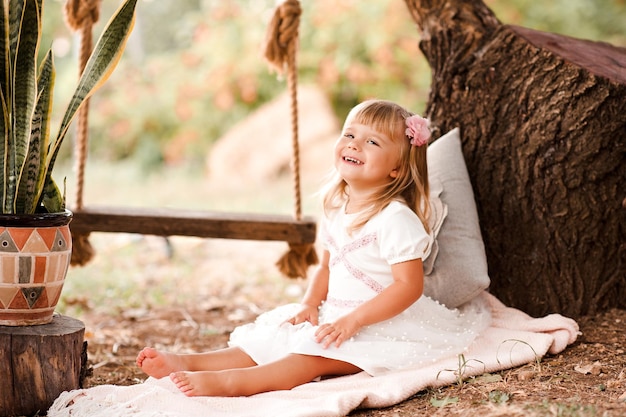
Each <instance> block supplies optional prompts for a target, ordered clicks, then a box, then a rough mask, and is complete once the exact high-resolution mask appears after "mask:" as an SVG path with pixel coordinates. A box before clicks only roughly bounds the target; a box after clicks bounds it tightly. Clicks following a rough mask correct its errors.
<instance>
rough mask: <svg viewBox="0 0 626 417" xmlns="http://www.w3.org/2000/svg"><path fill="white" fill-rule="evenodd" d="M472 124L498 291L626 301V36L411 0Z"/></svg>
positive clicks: (447, 91)
mask: <svg viewBox="0 0 626 417" xmlns="http://www.w3.org/2000/svg"><path fill="white" fill-rule="evenodd" d="M405 2H406V4H407V6H408V8H409V11H410V13H411V15H412V17H413V19H414V20H415V22H416V23H417V25H418V27H419V29H420V36H421V40H420V49H421V50H422V52H423V53H424V55H425V56H426V58H427V60H428V62H429V64H430V66H431V68H432V72H433V76H432V84H431V91H430V97H429V100H428V104H427V108H426V112H425V114H426V116H428V117H429V118H430V119H431V120H432V121H433V126H434V127H435V128H436V129H438V130H439V132H435V133H436V134H437V133H441V134H443V133H446V132H447V131H449V130H451V129H452V128H455V127H459V128H460V129H461V138H462V142H463V155H464V157H465V161H466V163H467V168H468V171H469V175H470V179H471V181H472V186H473V188H474V196H475V198H476V204H477V208H478V216H479V219H480V223H481V230H482V234H483V240H484V243H485V249H486V254H487V263H488V265H489V275H490V277H491V284H492V285H491V287H490V291H491V292H492V293H493V294H494V295H496V296H497V297H498V298H499V299H500V300H502V301H503V302H504V303H505V304H507V305H510V306H511V307H516V308H519V309H521V310H524V311H526V312H527V313H529V314H531V315H534V316H543V315H545V314H548V313H554V312H558V313H561V314H565V315H568V316H570V317H573V318H577V317H580V316H583V315H587V314H595V313H597V312H601V311H603V310H607V309H609V308H613V307H618V308H625V307H626V301H625V300H626V279H625V277H626V243H625V242H626V210H625V209H626V193H625V192H626V136H625V134H626V100H625V99H624V97H625V96H626V48H620V47H617V46H613V45H609V44H607V43H603V42H592V41H587V40H582V39H575V38H572V37H567V36H563V35H557V34H551V33H546V32H540V31H536V30H530V29H526V28H521V27H516V26H510V25H504V24H502V23H501V22H500V21H498V19H497V18H496V17H495V15H494V14H493V12H492V11H491V10H490V9H489V8H488V7H487V6H486V5H485V3H484V2H483V1H482V0H405Z"/></svg>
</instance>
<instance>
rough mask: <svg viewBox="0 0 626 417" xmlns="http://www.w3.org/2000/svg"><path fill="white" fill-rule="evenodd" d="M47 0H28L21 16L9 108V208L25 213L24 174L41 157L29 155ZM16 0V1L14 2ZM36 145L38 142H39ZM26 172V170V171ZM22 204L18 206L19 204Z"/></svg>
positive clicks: (35, 151) (11, 210)
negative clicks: (17, 193)
mask: <svg viewBox="0 0 626 417" xmlns="http://www.w3.org/2000/svg"><path fill="white" fill-rule="evenodd" d="M42 1H43V0H32V1H30V0H27V1H25V2H24V5H23V8H22V14H21V16H20V17H19V36H18V39H17V44H16V46H15V58H14V59H15V60H14V62H12V65H14V67H13V68H14V70H13V88H12V92H13V95H12V97H11V98H10V99H9V100H10V101H9V106H8V107H9V109H10V113H11V114H12V116H13V120H12V121H11V122H12V129H11V130H12V132H11V133H10V134H9V149H11V150H14V152H10V153H9V158H8V165H9V166H8V168H9V176H8V181H9V182H8V198H7V201H6V205H7V206H8V207H7V206H5V210H6V209H8V210H10V212H23V210H24V207H22V206H21V205H22V204H23V200H20V201H17V199H15V198H14V194H15V190H17V188H18V186H19V183H20V182H21V177H22V175H28V174H27V172H28V170H29V166H30V165H31V164H32V161H33V159H36V158H38V152H37V149H35V150H34V152H33V153H34V154H36V155H35V156H34V157H28V161H27V154H28V148H29V146H30V144H31V141H30V133H31V119H32V116H33V112H34V108H35V102H36V99H37V53H38V50H39V40H40V37H41V6H42ZM13 3H14V2H12V4H13ZM35 146H36V145H35ZM24 171H26V173H25V172H24ZM18 203H19V204H20V207H19V208H18V207H16V204H18Z"/></svg>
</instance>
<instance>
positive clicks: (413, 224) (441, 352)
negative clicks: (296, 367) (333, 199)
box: [229, 201, 490, 375]
mask: <svg viewBox="0 0 626 417" xmlns="http://www.w3.org/2000/svg"><path fill="white" fill-rule="evenodd" d="M354 216H355V215H353V214H352V215H351V214H345V213H344V210H343V209H341V210H336V212H335V213H333V215H332V216H330V217H329V218H325V219H323V221H322V223H321V227H320V232H321V234H320V238H321V242H322V244H323V246H324V248H325V249H327V250H328V251H329V252H330V262H329V269H330V276H329V289H328V295H327V298H326V301H325V302H324V303H323V304H322V306H321V307H320V311H319V321H320V324H322V323H328V322H332V321H334V320H336V319H337V318H339V317H341V316H343V315H345V314H346V313H348V312H349V311H351V310H352V309H354V308H355V307H357V306H359V305H360V304H362V303H363V302H365V301H367V300H369V299H371V298H373V297H375V296H376V295H377V294H379V293H380V292H381V291H383V289H384V288H386V287H387V286H388V285H390V284H391V283H392V282H393V277H392V275H391V265H393V264H395V263H400V262H405V261H408V260H413V259H418V258H422V259H425V258H426V257H427V256H428V254H429V251H430V246H431V243H432V238H431V237H430V236H429V235H428V234H427V233H426V231H425V230H424V227H423V226H422V223H421V222H420V220H419V218H418V217H417V216H416V215H415V213H413V212H412V211H411V210H410V209H409V208H408V207H407V206H406V205H405V204H403V203H401V202H397V201H395V202H392V203H391V204H389V205H388V206H387V207H386V208H385V209H384V210H383V211H382V212H381V213H379V214H378V215H376V216H375V217H373V218H372V219H371V220H370V221H369V222H367V224H365V225H364V226H363V227H362V228H361V229H360V230H358V231H356V232H354V233H353V234H352V235H348V233H347V231H346V226H347V225H348V224H350V223H351V222H352V220H353V219H354ZM299 308H300V305H299V304H288V305H285V306H281V307H278V308H276V309H274V310H271V311H269V312H266V313H263V314H261V315H260V316H259V317H258V318H257V319H256V321H255V322H254V323H250V324H246V325H243V326H239V327H237V328H236V329H235V330H234V331H233V333H232V334H231V336H230V341H229V345H230V346H238V347H240V348H241V349H242V350H244V351H245V352H246V353H247V354H248V355H249V356H250V357H251V358H252V359H253V360H254V361H255V362H256V363H258V364H264V363H268V362H271V361H273V360H276V359H279V358H281V357H283V356H285V355H287V354H288V353H299V354H306V355H315V356H323V357H327V358H332V359H337V360H341V361H345V362H349V363H351V364H353V365H356V366H357V367H359V368H361V369H362V370H364V371H366V372H367V373H369V374H370V375H377V374H380V373H382V372H386V371H390V370H395V369H401V368H406V367H411V366H419V365H423V364H426V363H431V362H434V361H436V360H438V359H441V358H443V357H448V356H456V355H458V354H460V353H463V352H464V351H465V350H466V349H467V347H468V346H469V345H470V344H471V343H472V341H473V340H474V339H475V337H476V336H477V335H478V334H479V333H480V332H481V331H482V330H483V329H485V328H486V327H487V326H488V325H489V322H490V314H489V312H488V311H489V310H488V308H487V307H486V306H485V305H482V304H481V303H480V300H479V299H477V300H476V302H470V303H468V304H467V305H465V306H463V307H461V308H460V309H455V310H450V309H448V308H447V307H445V306H443V305H442V304H439V303H438V302H436V301H433V300H432V299H430V298H428V297H426V296H422V297H420V299H418V300H417V301H416V302H415V303H413V304H412V305H411V306H410V307H409V308H407V309H406V310H404V311H403V312H402V313H400V314H399V315H397V316H395V317H393V318H391V319H389V320H385V321H383V322H380V323H376V324H373V325H369V326H365V327H363V328H362V329H361V330H360V331H359V333H357V334H356V335H355V336H354V337H352V338H351V339H350V340H348V341H345V342H344V343H342V344H341V346H339V347H338V348H336V347H334V346H330V347H328V348H326V349H324V348H323V347H322V345H320V344H319V343H317V342H316V341H315V339H314V333H315V330H316V326H313V325H311V323H309V322H305V323H301V324H298V325H295V326H294V325H291V324H289V323H284V321H285V320H287V319H288V318H290V317H292V316H293V315H294V314H295V313H296V312H297V311H298V310H299Z"/></svg>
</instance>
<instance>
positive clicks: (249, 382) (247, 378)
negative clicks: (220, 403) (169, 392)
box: [170, 354, 361, 397]
mask: <svg viewBox="0 0 626 417" xmlns="http://www.w3.org/2000/svg"><path fill="white" fill-rule="evenodd" d="M360 371H361V369H359V368H358V367H356V366H354V365H352V364H350V363H347V362H342V361H338V360H335V359H328V358H323V357H321V356H309V355H299V354H290V355H287V356H285V357H284V358H282V359H279V360H277V361H274V362H271V363H268V364H265V365H260V366H254V367H247V368H242V367H239V368H238V369H228V370H222V371H201V372H185V371H178V372H173V373H172V374H171V375H170V378H171V379H172V381H173V382H174V383H175V384H176V386H177V387H178V389H180V390H181V391H182V392H183V393H184V394H185V395H187V396H200V395H202V396H221V397H237V396H248V395H253V394H258V393H261V392H266V391H278V390H289V389H291V388H293V387H296V386H298V385H302V384H305V383H307V382H311V381H313V380H314V379H315V378H317V377H318V376H331V375H332V376H339V375H350V374H354V373H357V372H360Z"/></svg>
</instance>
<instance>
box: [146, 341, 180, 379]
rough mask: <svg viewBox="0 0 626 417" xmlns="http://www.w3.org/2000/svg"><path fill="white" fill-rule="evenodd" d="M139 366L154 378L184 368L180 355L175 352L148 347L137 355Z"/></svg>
mask: <svg viewBox="0 0 626 417" xmlns="http://www.w3.org/2000/svg"><path fill="white" fill-rule="evenodd" d="M136 362H137V366H138V367H140V368H141V370H142V371H144V372H145V373H146V374H148V375H150V376H151V377H153V378H163V377H164V376H167V375H169V374H171V373H172V372H175V371H181V370H183V369H184V364H183V362H182V360H181V359H180V357H179V356H178V355H176V354H173V353H166V352H160V351H158V350H156V349H154V348H151V347H146V348H143V349H142V350H141V352H139V354H138V355H137V360H136Z"/></svg>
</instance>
